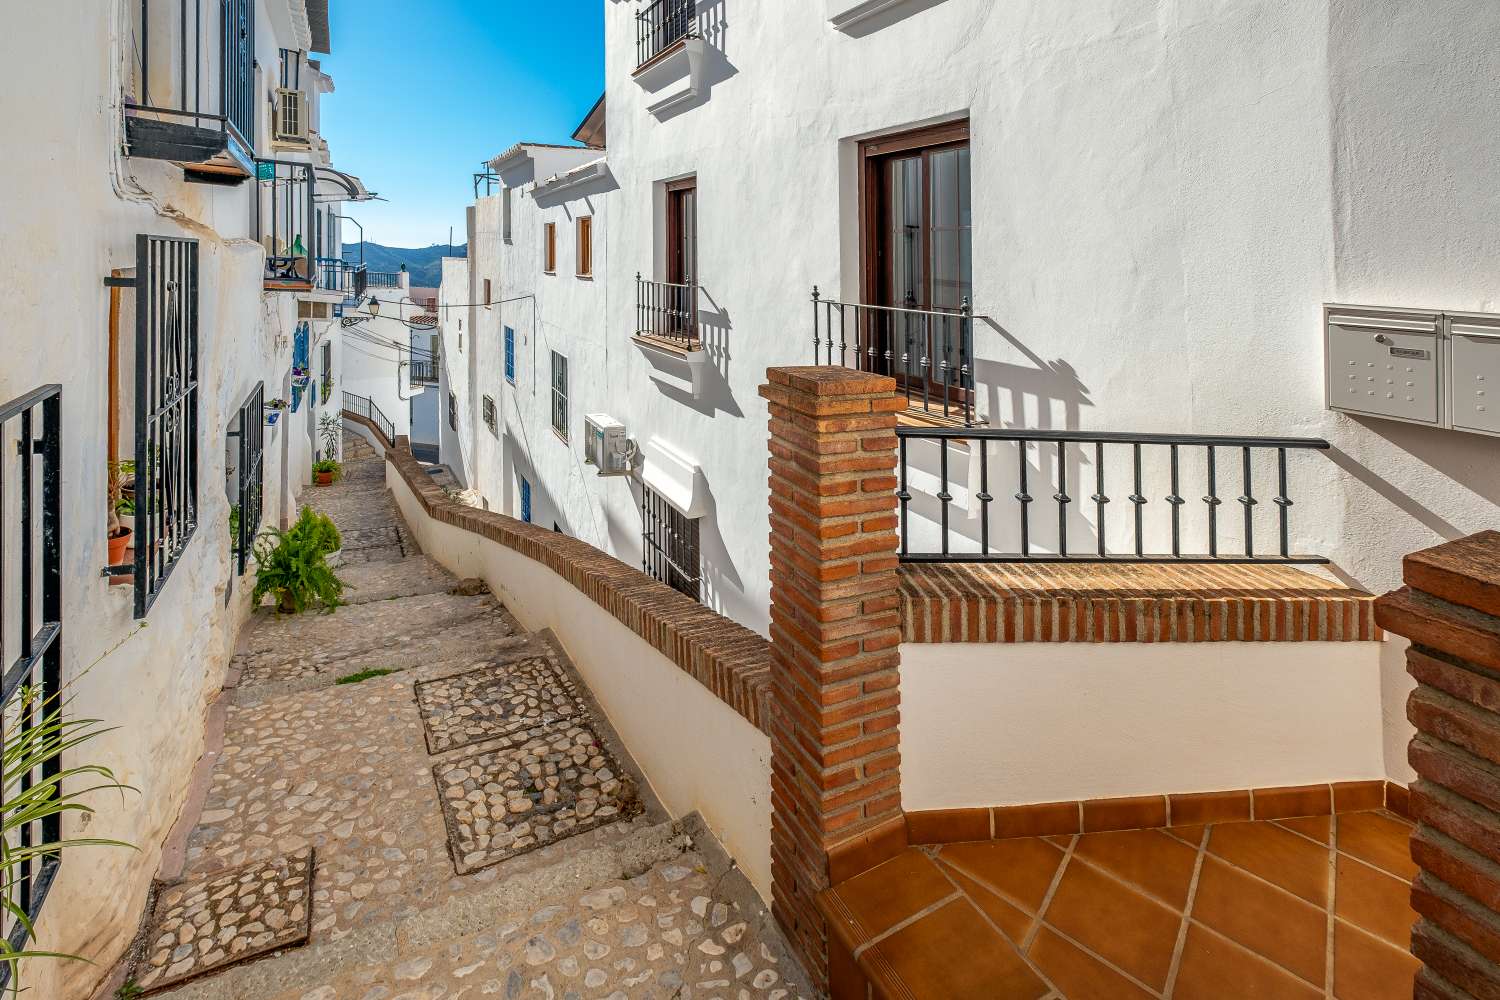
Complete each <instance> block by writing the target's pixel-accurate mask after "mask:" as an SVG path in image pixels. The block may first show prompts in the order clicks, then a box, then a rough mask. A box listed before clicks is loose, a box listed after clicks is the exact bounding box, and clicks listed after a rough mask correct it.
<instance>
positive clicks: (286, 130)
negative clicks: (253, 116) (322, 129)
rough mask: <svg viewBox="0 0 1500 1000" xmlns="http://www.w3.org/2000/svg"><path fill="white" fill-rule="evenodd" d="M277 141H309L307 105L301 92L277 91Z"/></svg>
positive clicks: (283, 88)
mask: <svg viewBox="0 0 1500 1000" xmlns="http://www.w3.org/2000/svg"><path fill="white" fill-rule="evenodd" d="M276 141H277V142H306V141H307V105H306V101H305V100H304V99H303V97H302V91H300V90H290V89H288V88H286V87H282V88H279V89H278V90H277V91H276Z"/></svg>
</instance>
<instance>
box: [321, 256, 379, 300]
mask: <svg viewBox="0 0 1500 1000" xmlns="http://www.w3.org/2000/svg"><path fill="white" fill-rule="evenodd" d="M368 285H369V272H368V271H367V270H366V269H365V265H363V264H356V263H353V262H351V261H347V260H339V259H338V258H337V257H319V258H318V287H320V288H323V289H325V290H327V291H330V292H343V293H344V297H345V299H346V300H354V301H358V300H359V299H362V298H364V296H365V289H366V288H367V287H368Z"/></svg>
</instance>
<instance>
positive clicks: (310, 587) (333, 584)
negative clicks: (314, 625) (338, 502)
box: [252, 507, 344, 614]
mask: <svg viewBox="0 0 1500 1000" xmlns="http://www.w3.org/2000/svg"><path fill="white" fill-rule="evenodd" d="M342 547H343V540H342V539H341V538H340V537H339V531H338V528H336V527H334V524H333V522H332V521H330V520H329V519H328V518H327V517H325V516H323V515H322V514H316V513H314V512H313V510H312V508H310V507H304V508H302V514H301V516H299V517H298V518H297V523H296V524H294V525H292V526H291V527H290V528H289V529H287V530H286V531H277V530H275V529H272V530H270V531H267V532H265V533H264V534H262V535H261V537H260V539H259V541H257V542H256V544H255V562H256V567H255V592H254V594H253V595H252V600H253V601H254V602H255V603H256V604H259V603H260V602H261V600H262V599H264V598H265V596H266V595H267V594H274V595H275V596H276V609H277V610H278V611H280V612H281V613H282V614H301V613H302V612H303V611H305V610H307V608H308V606H309V605H310V604H312V603H314V602H316V603H318V604H321V605H322V606H323V610H324V612H325V613H327V612H331V611H333V609H334V608H336V607H338V606H339V601H340V597H341V596H342V595H343V592H344V581H342V580H340V579H339V578H338V576H337V575H336V574H335V573H334V572H333V568H332V567H331V566H329V565H328V561H327V557H328V554H329V553H331V552H337V551H339V550H340V549H341V548H342Z"/></svg>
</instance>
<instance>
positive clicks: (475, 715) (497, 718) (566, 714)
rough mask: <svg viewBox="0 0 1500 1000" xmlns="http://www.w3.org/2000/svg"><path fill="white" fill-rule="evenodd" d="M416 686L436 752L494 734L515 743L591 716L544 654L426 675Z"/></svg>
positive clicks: (430, 744) (431, 748)
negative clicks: (460, 671)
mask: <svg viewBox="0 0 1500 1000" xmlns="http://www.w3.org/2000/svg"><path fill="white" fill-rule="evenodd" d="M416 690H417V707H418V709H420V711H421V713H422V723H423V725H424V726H425V727H426V729H427V751H428V752H429V753H433V754H440V753H446V752H447V751H449V750H457V749H459V748H460V747H466V746H470V745H471V744H474V743H479V742H483V741H485V740H491V739H494V740H505V741H506V745H512V744H514V743H516V742H518V741H520V740H524V739H528V738H530V737H533V736H540V735H542V734H543V733H545V732H547V731H549V730H551V729H555V728H557V727H558V726H560V725H564V724H566V723H569V722H574V721H577V720H582V719H585V718H586V717H587V716H586V715H585V713H584V710H583V706H582V705H581V704H580V703H579V701H578V695H577V694H576V692H575V691H574V690H573V685H572V684H570V683H569V682H568V680H567V678H565V677H564V676H563V674H562V673H561V672H560V671H559V670H557V668H556V667H554V666H553V665H552V664H550V663H548V662H547V661H546V660H545V659H544V658H542V657H540V656H535V657H530V658H527V659H523V660H517V661H513V662H510V663H506V664H505V665H504V666H492V667H486V668H484V669H482V670H475V671H472V672H470V673H466V674H458V675H456V676H451V677H442V678H439V679H437V680H431V681H424V682H422V683H420V684H418V685H417V686H416Z"/></svg>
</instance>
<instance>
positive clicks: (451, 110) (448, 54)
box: [323, 0, 604, 247]
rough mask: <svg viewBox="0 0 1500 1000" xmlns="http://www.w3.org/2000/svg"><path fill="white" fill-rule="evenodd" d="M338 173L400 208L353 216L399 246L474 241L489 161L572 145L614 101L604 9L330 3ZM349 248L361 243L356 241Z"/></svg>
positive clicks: (472, 2) (433, 0)
mask: <svg viewBox="0 0 1500 1000" xmlns="http://www.w3.org/2000/svg"><path fill="white" fill-rule="evenodd" d="M329 7H330V17H331V23H330V30H331V34H332V47H333V53H332V54H331V55H330V56H328V57H326V58H325V59H324V60H323V68H324V70H325V71H327V72H328V73H330V74H331V75H332V76H333V82H334V86H335V87H336V92H335V93H333V94H330V95H328V96H326V97H325V98H324V100H323V134H324V137H325V138H327V140H328V142H329V145H330V146H331V147H332V149H333V165H334V166H335V167H338V168H339V169H340V170H346V171H348V172H350V173H353V174H357V175H358V176H359V177H360V178H361V179H362V180H363V181H364V182H365V185H366V186H367V187H368V188H369V189H370V190H371V191H376V192H378V193H379V194H380V195H381V196H382V197H385V198H388V199H390V200H389V202H369V203H366V204H362V205H351V206H349V214H350V215H351V216H353V217H354V218H356V219H358V220H359V221H360V222H361V223H362V224H363V225H364V227H365V237H366V238H367V239H369V240H372V241H374V242H376V243H383V244H385V245H387V246H402V247H423V246H428V245H430V244H433V243H446V242H447V240H448V227H449V226H452V227H453V232H454V237H453V239H454V242H455V243H462V242H463V241H464V208H465V207H466V206H467V205H469V204H470V203H471V202H472V201H473V198H474V190H473V182H472V175H473V174H474V172H475V171H476V170H478V169H479V165H480V163H481V161H483V160H487V159H489V158H490V157H492V156H494V155H495V154H496V153H499V152H501V151H502V150H504V149H506V148H507V147H509V146H511V145H513V144H514V143H516V142H519V141H521V140H523V139H528V140H532V141H536V142H568V141H569V139H568V136H569V135H571V134H572V132H573V129H574V128H576V127H577V125H578V123H579V122H580V121H582V120H583V116H584V115H585V114H587V113H588V110H589V108H591V107H593V105H594V102H595V101H597V100H598V99H599V95H600V94H601V93H603V92H604V0H545V2H544V3H543V4H541V5H540V7H539V5H538V4H537V3H536V2H535V0H532V2H529V3H525V2H521V0H332V2H331V3H330V4H329ZM345 237H346V238H347V239H348V240H350V241H351V242H352V241H354V240H356V239H358V235H357V232H356V231H355V230H354V229H353V228H352V227H348V228H346V230H345Z"/></svg>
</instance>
